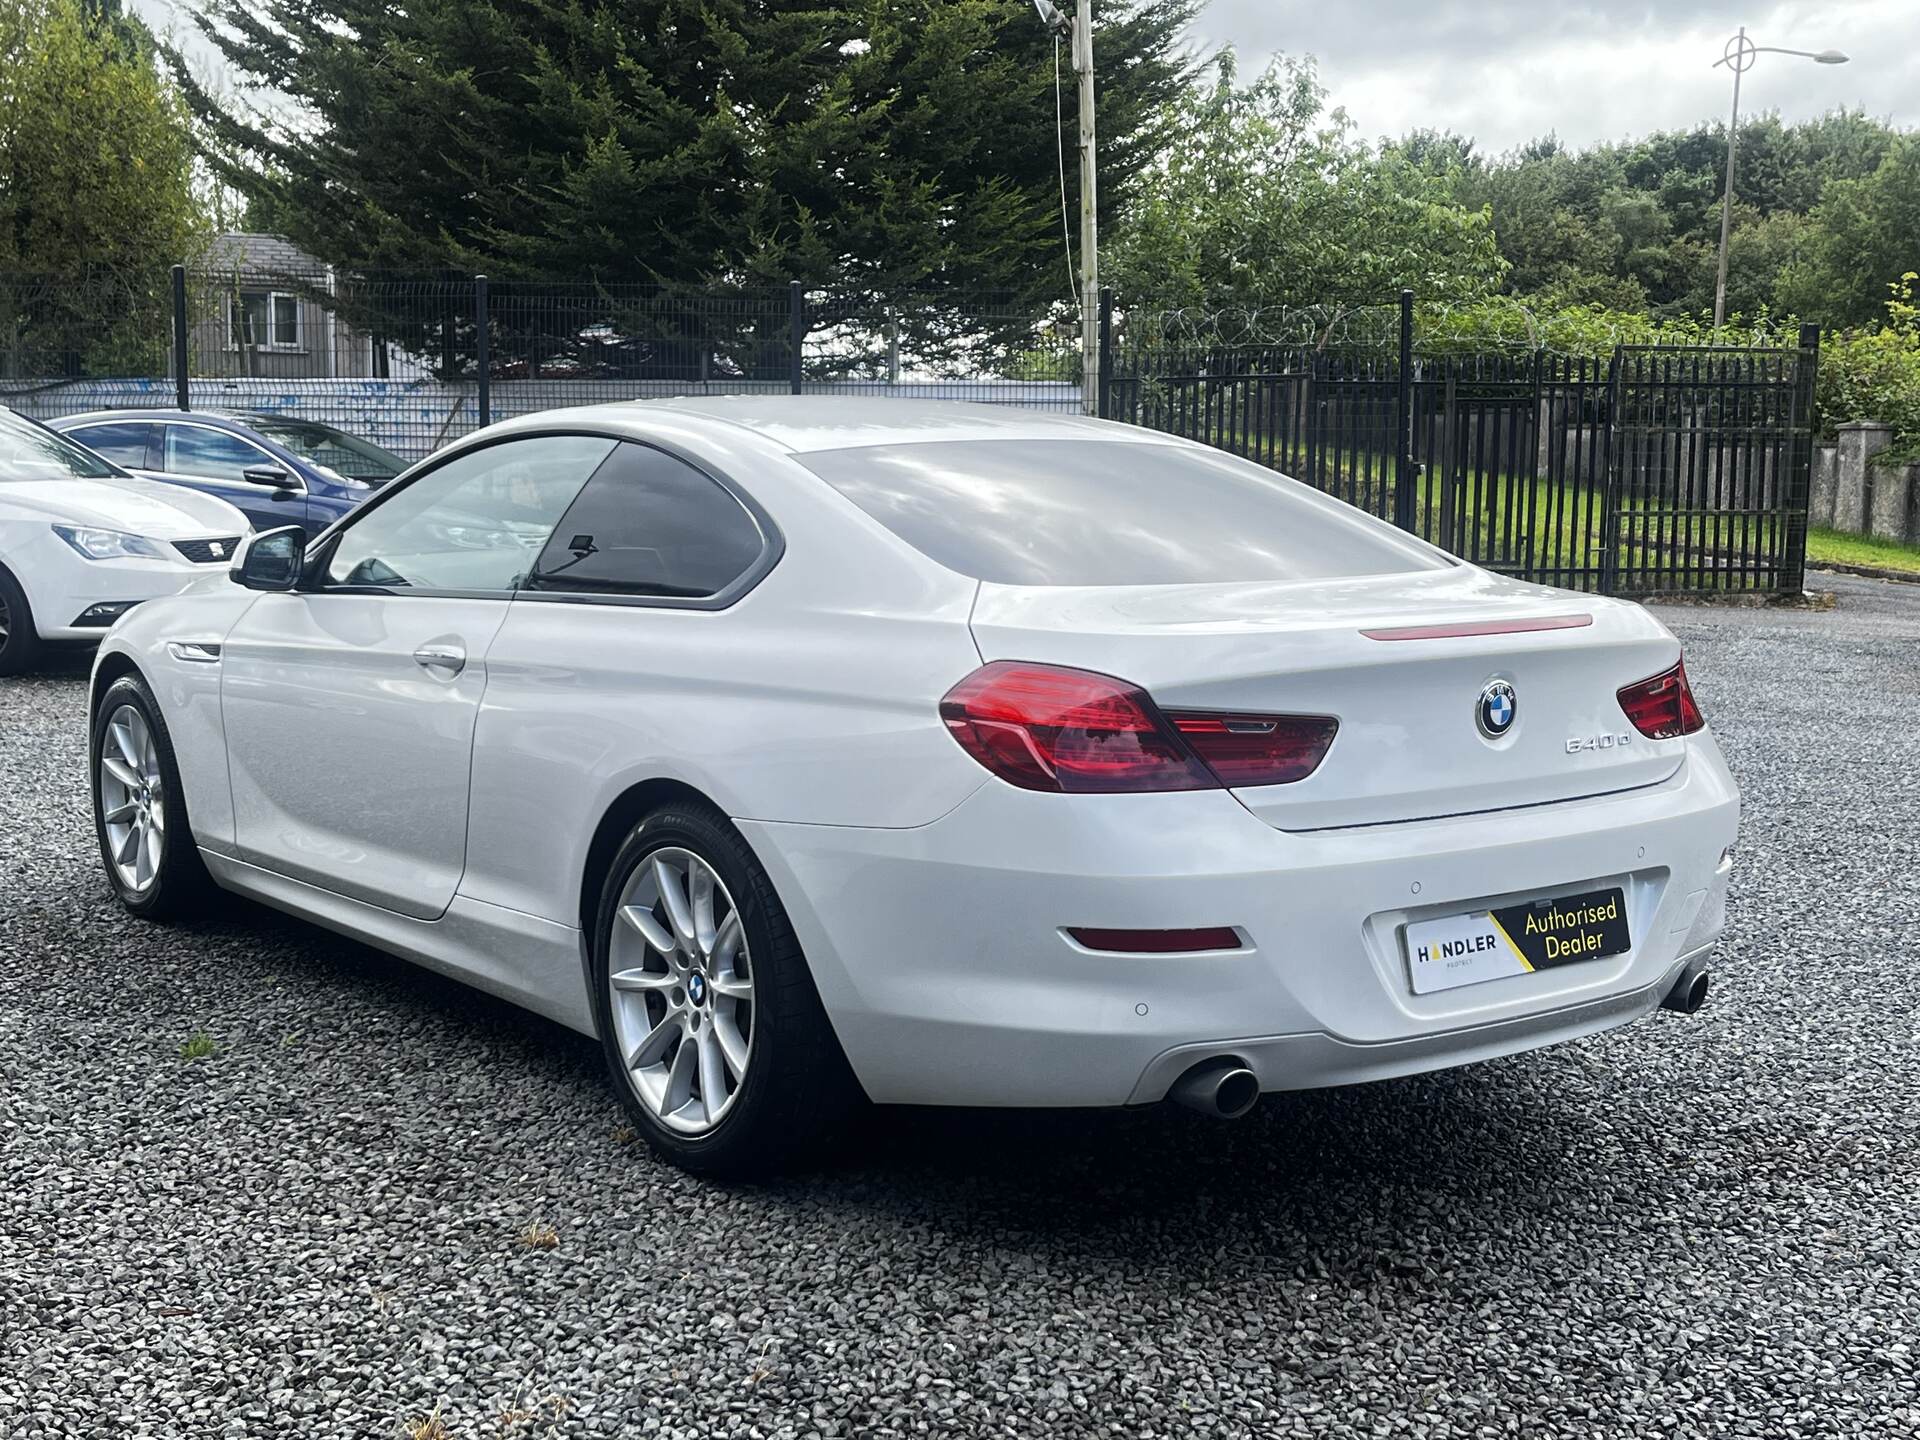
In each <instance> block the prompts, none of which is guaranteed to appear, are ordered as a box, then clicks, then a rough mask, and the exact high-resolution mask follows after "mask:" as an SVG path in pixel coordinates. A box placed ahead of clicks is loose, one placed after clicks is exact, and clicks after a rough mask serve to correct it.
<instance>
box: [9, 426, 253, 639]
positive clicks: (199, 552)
mask: <svg viewBox="0 0 1920 1440" xmlns="http://www.w3.org/2000/svg"><path fill="white" fill-rule="evenodd" d="M247 530H248V526H247V522H246V519H245V517H244V516H242V515H241V514H240V512H239V511H238V510H236V509H234V508H233V506H231V505H229V504H227V503H226V501H224V500H218V499H215V498H213V497H211V496H207V495H195V494H192V493H191V492H188V491H183V490H180V489H177V488H176V487H174V486H171V485H161V484H158V483H156V482H154V481H151V480H138V479H135V478H134V477H133V476H131V475H129V474H127V472H126V471H124V470H122V469H120V468H119V467H118V466H117V465H114V464H111V463H110V462H108V461H106V460H103V459H101V458H100V457H99V456H98V455H95V454H94V453H93V452H92V451H90V450H83V449H82V448H81V447H80V446H78V445H75V444H74V443H73V442H72V441H69V440H63V439H62V438H61V437H60V436H58V435H56V434H54V433H53V432H52V431H51V430H48V429H46V428H45V427H44V426H41V425H36V424H34V423H33V422H32V421H31V420H25V419H22V418H21V417H20V416H18V415H15V414H14V413H13V412H12V411H10V410H6V409H0V675H11V674H16V673H18V672H19V671H22V670H26V669H29V668H31V667H32V666H33V665H34V664H35V663H37V662H38V660H39V659H40V656H41V653H42V651H43V649H44V648H45V646H46V645H47V644H49V643H55V644H57V643H61V642H70V641H77V642H83V643H85V642H92V641H97V640H99V638H100V637H101V636H102V635H104V634H105V633H106V631H107V629H108V627H109V626H111V625H112V624H113V622H114V621H115V620H117V619H118V618H119V617H120V616H121V615H123V614H124V613H126V612H127V611H128V610H130V609H132V608H133V607H134V606H135V605H137V604H139V603H140V602H141V601H143V600H150V599H152V598H154V597H155V596H159V595H171V594H173V593H174V592H175V591H177V590H179V589H180V587H181V586H183V585H185V584H187V583H188V582H189V581H191V580H192V579H193V577H194V576H196V575H199V574H204V573H205V572H206V571H207V570H208V569H210V568H211V569H213V570H214V571H215V572H216V573H220V574H224V573H225V571H226V568H227V566H228V565H229V564H230V563H231V562H232V559H233V556H234V554H235V553H236V552H237V551H238V550H239V548H240V540H241V537H242V536H244V535H245V534H246V533H247Z"/></svg>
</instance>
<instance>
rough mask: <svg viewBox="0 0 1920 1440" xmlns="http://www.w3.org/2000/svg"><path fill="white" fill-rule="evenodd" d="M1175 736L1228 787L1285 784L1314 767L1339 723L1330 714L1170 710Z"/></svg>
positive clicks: (1302, 778)
mask: <svg viewBox="0 0 1920 1440" xmlns="http://www.w3.org/2000/svg"><path fill="white" fill-rule="evenodd" d="M1167 718H1168V719H1170V720H1172V721H1173V728H1174V729H1175V730H1178V731H1179V732H1180V738H1181V739H1182V740H1185V741H1186V742H1187V744H1189V745H1191V746H1192V747H1193V751H1194V753H1195V754H1196V755H1198V756H1199V757H1200V758H1201V759H1202V760H1204V761H1205V762H1206V763H1207V767H1208V768H1209V769H1211V770H1212V771H1213V773H1214V774H1216V775H1218V776H1219V777H1220V783H1221V784H1223V785H1228V786H1236V787H1237V786H1241V785H1286V784H1289V783H1290V782H1292V781H1295V780H1304V779H1306V778H1307V776H1309V775H1311V774H1312V773H1313V772H1314V771H1315V770H1316V769H1317V768H1319V765H1320V761H1321V760H1322V759H1323V758H1325V756H1326V753H1327V748H1328V747H1329V746H1330V745H1332V744H1333V735H1334V732H1335V731H1336V730H1338V729H1339V728H1340V722H1339V721H1338V720H1335V719H1334V718H1333V717H1332V716H1330V715H1213V714H1202V713H1199V712H1197V711H1175V712H1174V713H1173V714H1171V715H1169V716H1168V717H1167Z"/></svg>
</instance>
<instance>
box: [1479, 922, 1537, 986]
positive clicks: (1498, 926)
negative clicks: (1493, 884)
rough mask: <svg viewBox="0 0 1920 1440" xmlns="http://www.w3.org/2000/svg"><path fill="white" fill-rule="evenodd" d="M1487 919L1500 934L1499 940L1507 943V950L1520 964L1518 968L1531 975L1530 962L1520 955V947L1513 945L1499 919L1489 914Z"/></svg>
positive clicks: (1531, 966) (1531, 965)
mask: <svg viewBox="0 0 1920 1440" xmlns="http://www.w3.org/2000/svg"><path fill="white" fill-rule="evenodd" d="M1487 919H1489V920H1491V921H1492V922H1493V928H1494V929H1496V930H1498V931H1499V932H1500V938H1501V939H1502V940H1504V941H1506V942H1507V949H1509V950H1511V951H1512V952H1513V958H1514V959H1516V960H1518V961H1519V962H1520V968H1521V969H1522V970H1525V971H1526V972H1527V973H1528V974H1529V975H1531V974H1533V964H1532V962H1531V961H1529V960H1528V959H1527V957H1526V956H1524V955H1522V954H1521V953H1520V947H1519V946H1518V945H1516V944H1514V943H1513V937H1512V936H1511V935H1509V934H1507V927H1506V926H1504V925H1502V924H1501V923H1500V917H1499V916H1498V915H1495V914H1492V913H1491V912H1489V913H1488V915H1487Z"/></svg>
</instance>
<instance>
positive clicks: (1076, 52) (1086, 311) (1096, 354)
mask: <svg viewBox="0 0 1920 1440" xmlns="http://www.w3.org/2000/svg"><path fill="white" fill-rule="evenodd" d="M1073 73H1074V75H1075V76H1076V77H1077V78H1078V79H1079V81H1080V408H1081V409H1082V410H1084V411H1085V412H1086V413H1087V414H1089V415H1097V414H1098V413H1099V411H1100V327H1099V325H1098V324H1097V323H1096V317H1098V315H1099V314H1100V214H1099V194H1098V189H1097V185H1096V182H1095V179H1094V143H1093V0H1079V3H1078V6H1077V7H1076V9H1075V12H1074V19H1073Z"/></svg>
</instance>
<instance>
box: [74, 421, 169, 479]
mask: <svg viewBox="0 0 1920 1440" xmlns="http://www.w3.org/2000/svg"><path fill="white" fill-rule="evenodd" d="M67 438H68V439H70V440H77V441H79V442H80V443H81V444H82V445H84V446H86V447H87V449H89V450H91V451H93V453H94V454H96V455H104V456H106V457H107V459H109V460H111V461H113V463H114V464H116V465H124V466H125V467H126V468H127V469H129V470H143V469H145V468H146V464H147V445H148V443H149V442H150V441H151V440H152V438H153V426H151V425H145V424H137V423H133V422H122V423H117V424H113V425H82V426H80V427H79V428H77V429H74V430H69V431H67Z"/></svg>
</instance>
